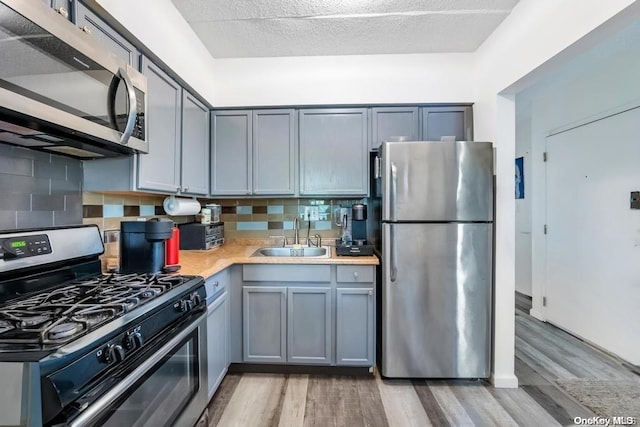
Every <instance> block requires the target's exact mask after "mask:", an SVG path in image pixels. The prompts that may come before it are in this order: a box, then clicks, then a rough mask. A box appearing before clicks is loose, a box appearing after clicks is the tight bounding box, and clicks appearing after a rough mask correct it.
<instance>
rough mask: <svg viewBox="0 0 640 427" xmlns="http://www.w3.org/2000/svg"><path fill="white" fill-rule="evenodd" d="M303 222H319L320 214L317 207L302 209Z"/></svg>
mask: <svg viewBox="0 0 640 427" xmlns="http://www.w3.org/2000/svg"><path fill="white" fill-rule="evenodd" d="M303 219H304V220H305V221H308V220H311V221H320V212H319V211H318V207H317V206H306V207H305V208H304V218H303Z"/></svg>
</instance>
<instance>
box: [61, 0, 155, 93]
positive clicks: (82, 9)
mask: <svg viewBox="0 0 640 427" xmlns="http://www.w3.org/2000/svg"><path fill="white" fill-rule="evenodd" d="M54 3H58V1H56V0H54ZM62 3H64V2H62ZM75 16H76V25H77V26H78V27H80V28H81V29H82V30H83V31H85V32H86V33H88V34H90V35H91V37H93V38H94V39H95V40H96V41H97V42H98V43H100V44H101V45H103V46H104V47H106V48H107V49H108V50H109V51H111V52H113V53H114V54H115V55H116V56H117V57H118V58H120V59H122V60H123V61H125V62H127V63H128V64H129V65H131V66H132V67H134V68H135V69H136V70H139V69H140V68H139V67H140V53H139V52H138V50H137V49H136V48H135V46H133V45H132V44H131V43H129V42H128V41H127V40H126V39H125V38H124V37H122V36H121V35H120V34H118V33H116V32H115V31H114V30H113V29H112V28H111V27H109V25H107V24H106V23H105V22H104V21H103V20H102V19H100V18H98V16H97V15H96V14H95V13H93V12H91V11H90V10H89V9H88V8H87V7H86V6H85V5H83V4H82V3H80V2H77V1H76V15H75ZM149 92H151V90H149Z"/></svg>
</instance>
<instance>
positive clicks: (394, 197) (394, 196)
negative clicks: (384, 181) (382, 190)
mask: <svg viewBox="0 0 640 427" xmlns="http://www.w3.org/2000/svg"><path fill="white" fill-rule="evenodd" d="M390 196H391V197H390V199H391V200H390V203H389V207H390V210H391V212H389V217H390V219H391V221H395V220H396V203H397V202H398V168H397V167H396V164H395V163H393V162H391V195H390Z"/></svg>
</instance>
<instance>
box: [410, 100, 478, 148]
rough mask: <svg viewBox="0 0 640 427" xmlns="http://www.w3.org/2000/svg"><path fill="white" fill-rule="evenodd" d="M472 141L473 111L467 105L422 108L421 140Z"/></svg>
mask: <svg viewBox="0 0 640 427" xmlns="http://www.w3.org/2000/svg"><path fill="white" fill-rule="evenodd" d="M442 137H455V140H456V141H473V111H472V107H471V106H469V105H453V106H447V107H422V140H424V141H440V140H441V138H442Z"/></svg>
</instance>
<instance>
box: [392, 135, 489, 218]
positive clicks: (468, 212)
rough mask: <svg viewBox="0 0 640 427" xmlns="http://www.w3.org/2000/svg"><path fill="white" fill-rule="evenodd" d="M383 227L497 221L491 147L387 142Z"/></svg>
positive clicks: (467, 144)
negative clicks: (385, 224) (405, 223)
mask: <svg viewBox="0 0 640 427" xmlns="http://www.w3.org/2000/svg"><path fill="white" fill-rule="evenodd" d="M381 173H382V221H392V222H394V221H432V222H434V221H436V222H437V221H492V220H493V149H492V144H491V143H490V142H439V141H427V142H425V141H422V142H386V143H384V144H383V145H382V165H381Z"/></svg>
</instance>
